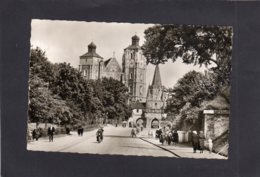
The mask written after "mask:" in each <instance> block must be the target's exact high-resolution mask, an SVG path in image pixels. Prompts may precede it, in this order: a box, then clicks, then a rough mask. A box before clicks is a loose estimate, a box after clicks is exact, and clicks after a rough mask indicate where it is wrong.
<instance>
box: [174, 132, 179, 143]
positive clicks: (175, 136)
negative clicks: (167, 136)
mask: <svg viewBox="0 0 260 177" xmlns="http://www.w3.org/2000/svg"><path fill="white" fill-rule="evenodd" d="M178 142H179V134H178V132H177V130H175V131H174V133H173V144H177V143H178Z"/></svg>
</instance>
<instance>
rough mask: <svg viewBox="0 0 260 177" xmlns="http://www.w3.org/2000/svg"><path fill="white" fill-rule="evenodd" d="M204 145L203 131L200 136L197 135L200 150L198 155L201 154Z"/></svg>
mask: <svg viewBox="0 0 260 177" xmlns="http://www.w3.org/2000/svg"><path fill="white" fill-rule="evenodd" d="M204 143H205V135H204V133H203V131H200V134H199V148H200V153H203V150H204Z"/></svg>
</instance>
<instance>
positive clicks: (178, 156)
mask: <svg viewBox="0 0 260 177" xmlns="http://www.w3.org/2000/svg"><path fill="white" fill-rule="evenodd" d="M140 139H141V140H143V141H145V142H147V143H150V144H152V145H154V146H156V147H158V148H161V149H163V150H165V151H167V152H169V153H171V154H173V155H175V156H176V157H177V158H181V156H180V155H178V154H176V153H174V152H172V151H170V150H169V149H166V148H164V147H162V146H159V145H157V144H154V143H152V142H150V141H148V140H146V139H144V138H140Z"/></svg>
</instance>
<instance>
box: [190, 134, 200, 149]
mask: <svg viewBox="0 0 260 177" xmlns="http://www.w3.org/2000/svg"><path fill="white" fill-rule="evenodd" d="M191 141H192V146H193V153H196V150H199V136H198V134H197V131H193V132H192V140H191Z"/></svg>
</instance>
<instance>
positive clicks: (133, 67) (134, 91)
mask: <svg viewBox="0 0 260 177" xmlns="http://www.w3.org/2000/svg"><path fill="white" fill-rule="evenodd" d="M139 41H140V38H139V37H138V36H137V35H134V36H133V37H132V43H131V45H129V46H128V47H127V48H125V49H124V53H123V57H122V68H121V67H120V65H119V63H118V62H117V60H116V58H115V56H113V57H111V58H109V59H107V60H104V58H103V57H101V56H100V55H99V54H97V52H96V48H97V47H96V45H95V44H94V43H93V42H91V43H90V44H89V45H88V52H87V53H85V54H84V55H82V56H80V62H79V70H80V71H81V73H82V74H83V76H84V77H85V78H86V79H94V80H96V79H102V78H103V77H112V78H114V79H116V80H119V81H121V82H122V83H124V84H125V85H126V86H127V87H128V89H129V94H130V99H129V101H130V102H131V103H136V102H137V103H143V105H144V107H143V109H146V112H149V111H150V112H153V113H155V114H156V113H158V114H160V115H161V112H162V109H163V102H164V101H163V86H162V83H161V77H160V71H159V65H157V66H156V67H155V72H154V77H153V81H152V85H150V86H148V91H147V92H146V69H147V64H146V58H145V57H144V55H143V53H142V50H141V46H140V45H139ZM153 117H155V118H156V119H158V118H159V119H161V116H159V117H158V116H155V115H154V116H153Z"/></svg>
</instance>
